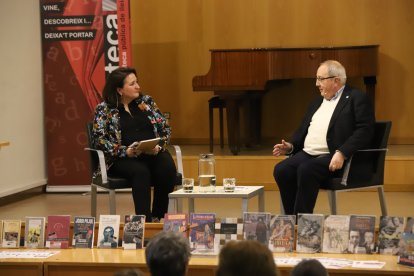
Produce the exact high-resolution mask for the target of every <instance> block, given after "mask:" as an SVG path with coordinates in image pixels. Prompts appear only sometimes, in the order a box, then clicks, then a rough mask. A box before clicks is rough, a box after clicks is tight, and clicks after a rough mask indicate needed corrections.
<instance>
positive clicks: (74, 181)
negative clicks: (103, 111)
mask: <svg viewBox="0 0 414 276" xmlns="http://www.w3.org/2000/svg"><path fill="white" fill-rule="evenodd" d="M40 13H41V26H42V32H41V35H42V56H43V80H44V109H45V131H46V149H47V154H46V156H47V169H48V172H47V174H48V183H47V184H48V186H47V190H48V191H77V190H79V191H84V190H88V189H89V187H88V186H85V185H90V175H89V157H88V152H85V151H84V148H85V147H87V146H88V145H87V136H86V123H87V122H88V121H90V120H92V118H93V112H94V109H95V106H96V105H97V104H98V103H99V102H101V100H102V89H103V86H104V84H105V78H106V76H107V75H108V74H109V73H110V72H112V71H113V70H114V69H116V68H118V67H119V66H131V32H130V12H129V0H94V1H92V0H61V1H56V0H55V1H51V0H49V1H48V0H40Z"/></svg>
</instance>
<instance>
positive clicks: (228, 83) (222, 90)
mask: <svg viewBox="0 0 414 276" xmlns="http://www.w3.org/2000/svg"><path fill="white" fill-rule="evenodd" d="M378 47H379V46H378V45H364V46H346V47H317V48H252V49H212V50H210V52H211V67H210V70H209V72H208V73H207V74H206V75H204V76H195V77H194V78H193V90H194V91H214V94H215V95H218V96H219V97H220V98H222V99H224V100H225V102H226V109H227V110H226V112H227V128H228V144H229V147H230V150H231V152H232V153H233V154H235V155H236V154H238V153H239V151H240V146H241V141H240V114H239V112H240V111H239V109H241V108H242V110H243V112H244V113H245V117H246V118H248V120H246V122H245V123H246V127H245V130H246V142H247V144H250V145H254V144H259V143H260V131H261V129H260V125H261V116H260V113H261V97H262V96H263V95H264V93H265V92H266V90H267V89H268V83H269V82H270V81H272V80H288V79H301V78H315V76H316V70H317V68H318V66H319V64H320V63H321V62H323V61H325V60H328V59H334V60H337V61H339V62H340V63H342V65H344V67H345V69H346V74H347V77H363V79H364V83H365V85H366V92H367V93H368V94H369V96H370V97H371V98H372V100H373V101H375V84H376V75H377V71H378Z"/></svg>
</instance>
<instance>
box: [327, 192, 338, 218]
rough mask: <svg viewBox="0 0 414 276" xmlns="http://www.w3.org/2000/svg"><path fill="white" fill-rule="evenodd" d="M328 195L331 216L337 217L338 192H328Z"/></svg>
mask: <svg viewBox="0 0 414 276" xmlns="http://www.w3.org/2000/svg"><path fill="white" fill-rule="evenodd" d="M326 193H327V194H328V201H329V208H330V209H331V215H336V192H335V191H332V190H326Z"/></svg>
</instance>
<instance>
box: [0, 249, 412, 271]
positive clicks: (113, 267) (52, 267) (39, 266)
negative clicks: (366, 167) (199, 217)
mask: <svg viewBox="0 0 414 276" xmlns="http://www.w3.org/2000/svg"><path fill="white" fill-rule="evenodd" d="M1 250H13V251H16V250H21V251H24V250H26V249H4V248H3V249H1ZM44 250H48V251H50V250H49V249H44ZM273 255H274V257H275V258H276V259H277V258H282V257H299V258H321V257H327V258H341V259H342V258H343V259H347V260H351V261H379V262H385V265H384V267H382V268H381V269H363V268H352V267H351V266H347V267H342V268H338V269H335V268H328V272H329V275H335V276H337V275H413V273H414V269H413V268H410V267H406V266H403V265H399V264H397V256H391V255H378V254H373V255H366V254H323V253H318V254H299V253H274V254H273ZM217 266H218V256H192V257H191V259H190V263H189V269H188V274H187V275H189V276H193V275H194V276H195V275H196V276H207V275H209V276H214V275H215V271H216V269H217ZM129 268H139V269H140V270H142V271H143V272H144V273H145V275H149V272H148V268H147V266H146V261H145V250H144V249H138V250H124V249H121V248H118V249H96V248H94V249H62V250H59V253H57V254H56V255H53V256H51V257H49V258H46V259H0V275H37V276H41V275H44V276H53V275H56V276H77V275H79V276H80V275H88V276H95V275H96V276H98V275H99V276H113V274H114V272H116V271H121V270H124V269H129ZM292 268H293V266H292V265H278V271H279V273H278V275H286V276H287V275H289V273H290V272H291V271H292Z"/></svg>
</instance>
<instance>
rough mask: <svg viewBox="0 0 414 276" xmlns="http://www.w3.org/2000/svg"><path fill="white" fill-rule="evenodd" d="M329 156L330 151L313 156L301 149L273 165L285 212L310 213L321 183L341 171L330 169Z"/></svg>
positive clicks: (292, 213)
mask: <svg viewBox="0 0 414 276" xmlns="http://www.w3.org/2000/svg"><path fill="white" fill-rule="evenodd" d="M331 159H332V155H330V154H327V155H318V156H312V155H309V154H307V153H306V152H304V151H300V152H298V153H296V154H295V155H293V156H292V157H289V158H286V159H285V160H283V161H282V162H280V163H278V164H277V165H276V166H275V168H274V171H273V177H274V178H275V180H276V183H277V185H278V186H279V190H280V195H281V197H282V203H283V207H284V209H285V213H286V214H288V215H297V214H298V213H308V214H312V213H313V209H314V207H315V204H316V199H317V197H318V192H319V187H320V184H321V183H323V182H325V181H329V180H330V179H332V178H333V177H338V176H339V175H341V172H342V170H339V171H336V172H331V171H329V163H330V162H331Z"/></svg>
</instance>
